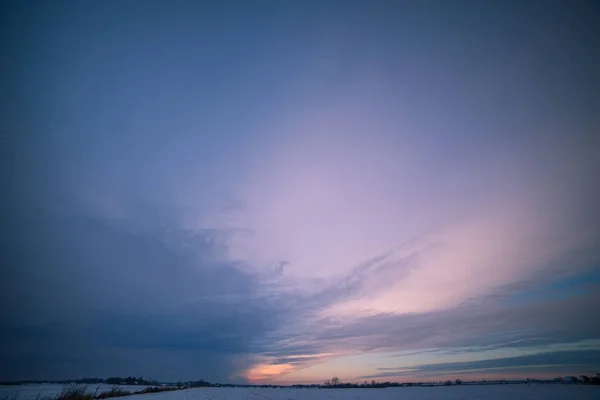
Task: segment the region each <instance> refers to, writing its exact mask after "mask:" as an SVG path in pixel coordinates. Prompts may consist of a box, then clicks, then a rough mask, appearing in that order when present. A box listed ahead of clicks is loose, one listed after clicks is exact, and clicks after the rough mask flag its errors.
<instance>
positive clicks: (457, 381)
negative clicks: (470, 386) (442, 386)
mask: <svg viewBox="0 0 600 400" xmlns="http://www.w3.org/2000/svg"><path fill="white" fill-rule="evenodd" d="M454 383H456V384H457V385H462V381H461V380H460V379H457V380H455V381H454Z"/></svg>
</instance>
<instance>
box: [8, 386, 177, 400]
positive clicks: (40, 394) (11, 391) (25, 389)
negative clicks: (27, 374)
mask: <svg viewBox="0 0 600 400" xmlns="http://www.w3.org/2000/svg"><path fill="white" fill-rule="evenodd" d="M77 386H80V387H86V389H87V391H88V392H90V393H92V394H93V393H102V392H105V391H108V390H110V389H111V388H112V387H113V386H114V385H107V384H104V383H102V384H90V385H77ZM63 387H64V385H59V384H52V383H51V384H30V385H11V386H2V385H0V400H13V399H15V396H16V397H17V400H35V399H36V398H39V399H42V398H44V397H54V396H56V395H57V394H59V393H60V392H61V391H62V390H63ZM118 387H119V388H121V389H123V390H127V391H130V392H135V391H138V390H142V389H144V388H146V387H148V386H142V385H135V386H131V385H118ZM130 400H132V399H130ZM135 400H138V399H137V398H136V399H135ZM172 400H177V399H172Z"/></svg>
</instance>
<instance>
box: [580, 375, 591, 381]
mask: <svg viewBox="0 0 600 400" xmlns="http://www.w3.org/2000/svg"><path fill="white" fill-rule="evenodd" d="M580 378H581V380H582V381H583V383H590V381H591V379H590V377H589V376H585V375H581V376H580Z"/></svg>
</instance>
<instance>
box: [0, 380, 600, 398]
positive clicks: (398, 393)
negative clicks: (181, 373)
mask: <svg viewBox="0 0 600 400" xmlns="http://www.w3.org/2000/svg"><path fill="white" fill-rule="evenodd" d="M98 386H101V389H102V388H103V387H106V388H108V387H109V385H89V386H88V390H89V391H95V390H96V387H98ZM123 388H124V389H127V388H128V387H127V386H123ZM134 388H139V386H136V387H134ZM36 389H37V391H36ZM41 389H43V390H41ZM130 389H131V388H130ZM60 390H61V386H60V385H23V386H0V399H2V398H4V396H5V395H14V394H15V393H16V392H17V391H19V393H18V395H17V399H18V400H33V399H35V398H36V397H37V395H38V393H41V395H40V397H43V396H48V395H52V394H56V393H59V392H60ZM11 398H12V397H11ZM131 399H132V400H133V399H135V400H313V399H314V400H370V399H372V400H403V399H406V400H502V399H508V400H538V399H539V400H599V399H600V387H598V386H582V385H553V384H545V385H544V384H532V385H487V386H437V387H405V388H386V389H254V388H252V389H251V388H198V389H187V390H179V391H175V392H162V393H153V394H145V395H136V396H135V397H134V398H131Z"/></svg>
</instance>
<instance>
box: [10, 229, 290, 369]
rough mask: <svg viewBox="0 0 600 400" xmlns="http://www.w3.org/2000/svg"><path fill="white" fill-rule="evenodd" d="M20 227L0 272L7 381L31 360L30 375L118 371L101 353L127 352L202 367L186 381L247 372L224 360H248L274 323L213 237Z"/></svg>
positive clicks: (269, 307)
mask: <svg viewBox="0 0 600 400" xmlns="http://www.w3.org/2000/svg"><path fill="white" fill-rule="evenodd" d="M36 222H37V223H36ZM26 226H27V227H28V228H30V229H26V230H27V231H28V232H29V233H28V234H25V233H23V234H22V235H20V237H19V240H20V241H21V243H20V246H19V247H12V248H13V250H17V251H16V252H17V253H19V254H20V258H18V259H17V258H15V259H12V260H10V259H9V260H8V261H11V262H10V263H8V264H6V265H5V267H4V270H3V276H4V279H3V281H2V292H3V293H5V294H6V293H7V292H10V293H11V299H10V301H11V302H10V303H8V302H7V303H6V304H11V306H10V307H9V308H8V309H6V308H5V309H4V310H3V318H2V320H1V321H0V325H2V327H3V329H2V334H1V335H2V339H3V343H4V346H3V349H2V351H3V352H5V357H3V359H5V360H7V361H9V362H7V363H4V364H3V365H4V366H5V368H7V369H5V370H4V371H2V373H3V374H4V375H5V376H7V378H11V379H16V378H19V377H21V378H22V377H24V375H20V374H21V373H23V374H24V373H25V372H24V371H27V368H29V367H28V366H29V365H30V361H31V360H32V359H35V360H36V371H37V373H38V374H39V377H44V376H48V377H52V376H53V377H64V375H65V373H64V371H65V370H64V369H63V368H62V365H63V364H62V363H63V361H65V360H67V359H69V357H71V356H72V355H73V354H79V355H80V356H79V361H78V362H79V363H80V364H81V365H86V364H89V365H95V367H94V368H95V370H96V371H103V372H102V373H101V374H103V375H107V374H109V375H110V374H112V373H113V372H111V369H112V368H114V367H115V366H116V365H118V364H117V363H115V362H113V363H111V362H110V359H108V358H107V357H106V354H102V353H103V352H105V351H108V354H110V353H111V352H114V353H116V352H117V349H128V350H127V351H128V352H129V354H132V356H133V358H138V356H136V353H135V351H136V350H139V354H138V355H139V356H141V357H142V358H143V357H144V354H146V353H148V354H152V351H162V352H165V353H169V352H170V353H181V354H183V353H184V352H187V353H189V354H196V355H197V357H199V358H200V359H202V361H198V363H197V364H194V365H193V366H189V370H188V371H187V372H186V376H188V377H190V379H191V378H192V377H194V376H198V377H200V376H206V377H211V379H220V380H223V379H227V378H228V377H229V376H230V375H231V374H235V373H236V372H240V371H242V370H243V368H244V367H246V365H243V364H240V365H237V366H236V365H235V360H233V359H232V356H233V355H244V354H246V353H249V351H250V349H251V345H252V344H253V343H254V342H255V341H256V340H257V339H260V338H261V337H263V336H264V335H265V334H266V333H267V332H268V331H270V330H273V329H275V328H276V327H277V326H278V324H279V323H280V320H281V319H282V316H281V312H282V310H281V309H280V308H279V307H278V306H277V305H276V303H275V302H272V301H271V300H270V299H269V298H266V297H264V296H262V294H261V293H260V285H261V283H260V282H259V281H258V278H257V277H256V276H253V275H251V274H248V273H245V272H242V271H241V270H239V269H237V268H236V266H235V265H231V264H227V263H223V262H222V261H219V259H218V257H216V256H215V253H218V250H215V249H216V248H218V244H216V240H215V239H214V234H213V233H212V232H207V233H189V232H185V231H180V232H177V231H175V232H171V231H170V232H165V231H161V230H158V229H157V230H154V231H144V232H131V231H127V230H126V229H125V228H120V227H115V226H114V224H111V223H110V222H106V221H94V220H89V219H88V220H83V219H69V220H67V221H65V220H51V221H32V224H31V225H26ZM21 229H22V228H21ZM173 235H176V236H177V237H176V238H174V240H170V239H169V238H168V237H169V236H173ZM100 349H104V350H100ZM132 352H133V353H132ZM99 357H100V359H101V360H103V363H104V364H100V365H99V364H98V358H99ZM117 358H118V359H120V358H121V357H117ZM184 358H185V357H184ZM131 363H132V364H131V367H132V368H133V367H134V365H140V364H139V363H140V361H139V360H133V359H132V361H131ZM126 365H127V363H125V364H122V365H121V368H122V369H125V368H124V367H125V366H126ZM100 366H102V367H103V368H101V367H100ZM219 366H220V367H219ZM20 371H22V372H20ZM132 372H133V371H132ZM98 373H100V372H98ZM165 375H169V372H168V371H165ZM170 377H171V378H173V379H175V378H176V376H173V375H170Z"/></svg>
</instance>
